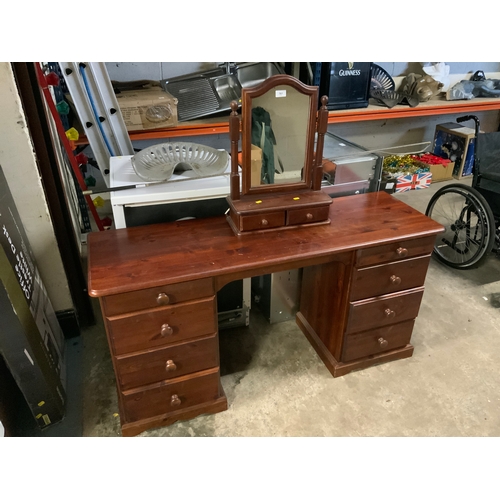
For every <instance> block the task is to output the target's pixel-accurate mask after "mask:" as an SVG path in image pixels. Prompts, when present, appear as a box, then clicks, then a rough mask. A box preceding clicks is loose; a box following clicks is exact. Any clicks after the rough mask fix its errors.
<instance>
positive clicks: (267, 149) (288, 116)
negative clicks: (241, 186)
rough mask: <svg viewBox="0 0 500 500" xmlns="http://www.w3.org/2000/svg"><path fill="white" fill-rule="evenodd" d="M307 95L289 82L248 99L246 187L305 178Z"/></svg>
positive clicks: (297, 180) (309, 102) (287, 182)
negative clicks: (248, 148) (249, 166)
mask: <svg viewBox="0 0 500 500" xmlns="http://www.w3.org/2000/svg"><path fill="white" fill-rule="evenodd" d="M310 111H311V96H310V95H305V94H303V93H301V92H299V91H298V90H297V89H295V88H293V87H291V86H290V85H279V86H276V87H273V88H272V89H270V90H269V91H267V92H266V93H264V94H263V95H261V96H259V97H253V98H252V100H251V112H252V122H251V158H250V164H251V180H250V188H256V187H263V186H266V185H271V184H274V185H276V184H278V185H279V184H291V183H292V184H293V183H299V182H303V181H304V180H305V179H304V178H303V175H304V166H305V162H306V151H307V146H308V140H307V138H308V127H309V123H310Z"/></svg>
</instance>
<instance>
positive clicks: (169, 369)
mask: <svg viewBox="0 0 500 500" xmlns="http://www.w3.org/2000/svg"><path fill="white" fill-rule="evenodd" d="M165 370H167V372H175V370H177V365H176V364H175V363H174V362H173V360H171V359H169V360H168V361H167V362H166V363H165Z"/></svg>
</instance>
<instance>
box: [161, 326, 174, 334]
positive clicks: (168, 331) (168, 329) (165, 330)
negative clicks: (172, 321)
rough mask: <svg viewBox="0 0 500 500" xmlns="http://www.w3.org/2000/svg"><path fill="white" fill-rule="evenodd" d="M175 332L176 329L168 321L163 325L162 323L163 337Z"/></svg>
mask: <svg viewBox="0 0 500 500" xmlns="http://www.w3.org/2000/svg"><path fill="white" fill-rule="evenodd" d="M173 333H174V330H173V328H172V327H171V326H170V325H168V324H167V323H164V324H163V325H161V330H160V334H161V336H162V337H167V336H169V335H172V334H173Z"/></svg>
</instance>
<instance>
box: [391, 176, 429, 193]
mask: <svg viewBox="0 0 500 500" xmlns="http://www.w3.org/2000/svg"><path fill="white" fill-rule="evenodd" d="M395 177H396V191H395V192H396V193H405V192H406V191H411V190H413V189H424V188H427V187H429V186H430V185H431V182H432V174H431V173H430V172H423V173H421V174H402V175H397V176H395Z"/></svg>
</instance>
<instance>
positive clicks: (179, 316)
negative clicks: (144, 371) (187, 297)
mask: <svg viewBox="0 0 500 500" xmlns="http://www.w3.org/2000/svg"><path fill="white" fill-rule="evenodd" d="M216 316H217V311H216V304H215V298H214V297H212V298H210V299H204V300H196V301H195V300H193V301H191V302H183V303H182V304H178V305H175V306H166V307H162V308H158V309H156V310H149V311H147V312H140V313H136V314H127V315H122V316H115V317H114V318H111V319H108V321H107V328H108V333H109V337H110V340H111V345H112V349H113V354H115V355H116V356H118V355H120V354H128V353H132V352H135V351H144V350H146V349H153V348H156V347H161V346H165V345H168V344H172V343H176V342H182V341H185V340H188V339H193V338H195V337H201V336H205V335H210V334H213V333H215V332H216V331H217V318H216Z"/></svg>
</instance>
